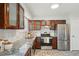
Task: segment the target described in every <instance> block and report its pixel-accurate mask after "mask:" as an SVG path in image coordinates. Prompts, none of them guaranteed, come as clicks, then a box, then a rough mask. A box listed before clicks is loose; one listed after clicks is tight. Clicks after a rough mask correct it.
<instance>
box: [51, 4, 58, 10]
mask: <svg viewBox="0 0 79 59" xmlns="http://www.w3.org/2000/svg"><path fill="white" fill-rule="evenodd" d="M58 7H59V4H53V5H52V6H51V8H52V9H56V8H58Z"/></svg>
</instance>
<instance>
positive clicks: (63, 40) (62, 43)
mask: <svg viewBox="0 0 79 59" xmlns="http://www.w3.org/2000/svg"><path fill="white" fill-rule="evenodd" d="M57 39H58V40H57V49H58V50H69V39H68V27H67V24H58V25H57Z"/></svg>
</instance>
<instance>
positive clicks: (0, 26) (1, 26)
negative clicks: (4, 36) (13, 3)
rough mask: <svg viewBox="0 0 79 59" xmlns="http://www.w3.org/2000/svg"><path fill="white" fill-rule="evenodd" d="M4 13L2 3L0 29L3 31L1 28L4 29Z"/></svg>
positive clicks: (0, 7) (0, 5) (0, 6)
mask: <svg viewBox="0 0 79 59" xmlns="http://www.w3.org/2000/svg"><path fill="white" fill-rule="evenodd" d="M4 12H5V9H4V4H3V3H1V4H0V29H3V28H5V27H4V25H5V24H4V23H5V22H4V20H5V16H4V15H5V14H4Z"/></svg>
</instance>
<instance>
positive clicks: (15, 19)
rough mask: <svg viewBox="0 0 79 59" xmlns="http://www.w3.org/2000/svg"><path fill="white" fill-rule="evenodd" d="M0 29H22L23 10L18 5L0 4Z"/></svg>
mask: <svg viewBox="0 0 79 59" xmlns="http://www.w3.org/2000/svg"><path fill="white" fill-rule="evenodd" d="M0 11H1V13H0V21H2V22H0V29H21V28H24V9H23V8H22V6H21V5H20V4H18V3H0Z"/></svg>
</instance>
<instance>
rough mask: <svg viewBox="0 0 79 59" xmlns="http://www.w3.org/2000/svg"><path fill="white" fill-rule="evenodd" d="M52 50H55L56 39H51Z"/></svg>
mask: <svg viewBox="0 0 79 59" xmlns="http://www.w3.org/2000/svg"><path fill="white" fill-rule="evenodd" d="M52 48H53V49H57V37H53V39H52Z"/></svg>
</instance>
